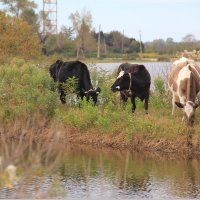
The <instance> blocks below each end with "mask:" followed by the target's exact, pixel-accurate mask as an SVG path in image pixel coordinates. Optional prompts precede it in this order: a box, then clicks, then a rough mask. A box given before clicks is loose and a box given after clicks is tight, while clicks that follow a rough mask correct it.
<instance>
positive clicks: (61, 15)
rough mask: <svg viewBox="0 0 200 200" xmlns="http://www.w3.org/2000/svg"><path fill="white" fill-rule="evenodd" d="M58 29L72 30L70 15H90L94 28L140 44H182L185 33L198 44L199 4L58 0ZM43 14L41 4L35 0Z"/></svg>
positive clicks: (195, 0)
mask: <svg viewBox="0 0 200 200" xmlns="http://www.w3.org/2000/svg"><path fill="white" fill-rule="evenodd" d="M57 1H58V26H59V27H61V26H62V25H65V26H71V25H72V24H71V21H70V20H69V15H70V14H71V13H75V12H76V11H78V12H79V13H82V11H83V10H84V9H86V10H87V11H90V12H91V14H92V19H93V24H92V25H93V27H94V28H95V30H96V31H98V27H99V25H100V26H101V29H102V31H103V32H106V33H108V32H110V31H113V30H117V31H120V32H123V30H124V34H125V35H126V36H128V37H133V38H136V39H137V40H139V30H141V38H142V41H143V42H147V41H153V40H155V39H160V38H162V39H164V40H165V39H167V38H168V37H171V38H173V39H174V41H177V42H179V41H181V40H182V38H183V37H184V36H185V35H187V34H188V33H191V34H193V35H194V36H195V37H196V39H198V40H200V0H57ZM35 2H36V3H37V4H38V9H39V10H42V3H43V0H35Z"/></svg>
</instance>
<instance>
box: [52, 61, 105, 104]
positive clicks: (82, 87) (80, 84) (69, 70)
mask: <svg viewBox="0 0 200 200" xmlns="http://www.w3.org/2000/svg"><path fill="white" fill-rule="evenodd" d="M49 72H50V75H51V77H52V78H53V79H54V81H55V82H58V83H59V84H58V89H59V92H60V100H61V102H62V103H63V104H64V103H66V100H65V96H66V93H67V91H66V89H65V88H64V87H63V83H65V82H66V81H67V79H68V78H73V77H75V79H76V80H77V88H76V93H77V95H78V97H81V99H83V97H84V96H85V97H86V99H87V101H89V99H90V98H92V100H93V102H94V103H95V104H96V102H97V96H98V94H99V93H100V91H101V89H100V88H99V87H98V88H97V89H96V90H94V89H93V87H92V83H91V79H90V73H89V70H88V68H87V66H86V65H85V64H84V63H82V62H80V61H69V62H63V61H62V60H57V61H56V62H55V63H54V64H52V65H51V66H50V68H49Z"/></svg>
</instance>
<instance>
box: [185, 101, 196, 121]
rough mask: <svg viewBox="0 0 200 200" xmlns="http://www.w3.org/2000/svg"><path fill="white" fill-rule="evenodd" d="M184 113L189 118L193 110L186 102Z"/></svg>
mask: <svg viewBox="0 0 200 200" xmlns="http://www.w3.org/2000/svg"><path fill="white" fill-rule="evenodd" d="M184 111H185V113H186V115H187V117H188V118H189V117H190V116H191V114H192V113H193V112H194V108H193V106H192V105H191V104H190V103H188V102H187V103H186V105H185V107H184Z"/></svg>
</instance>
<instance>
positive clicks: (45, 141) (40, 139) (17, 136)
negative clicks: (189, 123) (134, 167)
mask: <svg viewBox="0 0 200 200" xmlns="http://www.w3.org/2000/svg"><path fill="white" fill-rule="evenodd" d="M0 124H1V129H0V140H1V142H2V141H7V144H9V142H11V141H14V142H17V143H19V144H20V145H21V142H22V141H23V142H25V143H26V145H27V144H31V145H32V144H38V145H42V146H45V148H47V149H48V148H50V147H52V145H54V144H55V145H56V144H64V145H65V146H66V145H67V144H70V145H86V146H91V147H93V148H104V147H106V148H112V149H116V150H129V151H133V152H134V151H135V152H151V153H158V154H169V155H172V156H177V155H182V156H186V157H188V158H193V157H195V158H196V157H198V156H199V155H200V138H199V136H198V135H197V134H195V133H191V134H190V135H186V134H183V135H176V136H173V137H171V138H167V137H163V138H161V137H156V135H151V136H145V135H142V134H139V133H138V134H134V135H133V136H132V138H130V139H129V138H128V135H126V134H125V133H123V131H122V132H120V133H118V134H111V133H103V132H98V130H96V129H94V128H89V129H87V130H80V129H79V128H76V127H73V126H70V125H65V124H63V123H62V122H60V121H57V120H52V119H45V120H42V121H41V116H36V117H34V118H31V119H29V120H27V119H25V120H22V119H17V120H14V121H13V125H12V126H10V124H12V122H11V121H7V122H6V123H5V122H4V123H2V122H1V123H0Z"/></svg>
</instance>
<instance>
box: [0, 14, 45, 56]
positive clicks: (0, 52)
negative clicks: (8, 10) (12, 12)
mask: <svg viewBox="0 0 200 200" xmlns="http://www.w3.org/2000/svg"><path fill="white" fill-rule="evenodd" d="M40 49H41V45H40V43H39V38H38V36H37V33H35V32H34V31H33V29H32V27H31V26H30V25H28V23H27V22H26V21H24V20H23V19H21V18H20V17H10V16H6V14H5V13H4V12H0V56H2V57H4V56H17V57H23V58H34V57H36V56H37V55H38V54H39V52H40Z"/></svg>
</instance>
